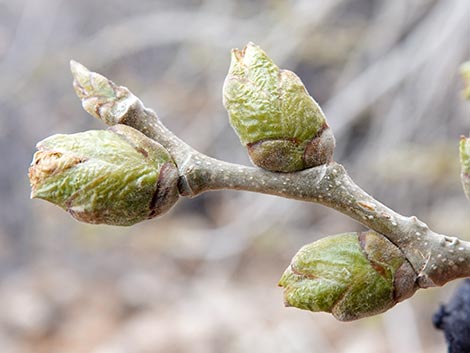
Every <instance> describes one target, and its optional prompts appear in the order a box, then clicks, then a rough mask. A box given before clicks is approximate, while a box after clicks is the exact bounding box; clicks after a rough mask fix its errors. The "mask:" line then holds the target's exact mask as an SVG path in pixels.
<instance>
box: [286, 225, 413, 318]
mask: <svg viewBox="0 0 470 353" xmlns="http://www.w3.org/2000/svg"><path fill="white" fill-rule="evenodd" d="M415 279H416V274H415V272H414V270H413V268H412V267H411V265H410V264H409V263H408V262H407V260H406V259H405V257H404V255H403V254H402V252H401V251H400V250H399V249H398V248H397V247H396V246H395V245H393V244H392V243H391V242H390V241H389V240H387V239H386V238H385V237H384V236H382V235H380V234H378V233H376V232H373V231H369V232H363V233H360V234H358V233H344V234H339V235H333V236H329V237H326V238H323V239H321V240H318V241H316V242H314V243H312V244H308V245H306V246H304V247H303V248H302V249H300V251H299V252H298V253H297V254H296V255H295V256H294V258H293V259H292V262H291V264H290V266H289V267H288V268H287V269H286V271H285V272H284V274H283V275H282V278H281V280H280V281H279V286H281V287H283V288H284V300H285V304H286V306H294V307H297V308H300V309H305V310H310V311H326V312H329V313H332V314H333V315H334V316H335V317H336V318H337V319H338V320H341V321H350V320H356V319H360V318H362V317H366V316H371V315H375V314H378V313H381V312H384V311H386V310H388V309H389V308H391V307H392V306H394V305H395V304H396V303H398V302H400V301H402V300H404V299H406V298H408V297H410V296H411V295H413V293H414V292H415V291H416V288H417V287H416V285H415Z"/></svg>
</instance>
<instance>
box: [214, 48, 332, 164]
mask: <svg viewBox="0 0 470 353" xmlns="http://www.w3.org/2000/svg"><path fill="white" fill-rule="evenodd" d="M223 91H224V92H223V94H224V106H225V108H226V109H227V111H228V113H229V117H230V123H231V124H232V126H233V128H234V129H235V131H236V133H237V134H238V137H239V138H240V141H241V142H242V144H244V145H246V146H247V148H248V153H249V155H250V158H251V160H252V161H253V163H254V164H255V165H257V166H259V167H261V168H264V169H267V170H271V171H280V172H293V171H297V170H302V169H305V168H310V167H314V166H318V165H322V164H325V163H328V162H330V161H331V160H332V158H333V150H334V147H335V139H334V137H333V133H332V132H331V130H330V128H329V127H328V124H327V123H326V119H325V116H324V115H323V112H322V111H321V108H320V107H319V106H318V104H317V103H316V102H315V101H314V100H313V98H312V97H311V96H310V95H309V94H308V92H307V90H306V89H305V86H304V85H303V83H302V81H301V80H300V78H299V77H298V76H297V75H296V74H295V73H293V72H291V71H288V70H280V69H279V67H277V66H276V64H274V62H273V61H272V60H271V59H270V58H269V57H268V56H267V55H266V53H265V52H264V51H263V50H261V48H259V47H258V46H256V45H254V44H253V43H249V44H248V45H247V46H246V47H245V48H244V49H243V50H238V49H233V50H232V59H231V64H230V68H229V72H228V75H227V78H226V79H225V83H224V90H223Z"/></svg>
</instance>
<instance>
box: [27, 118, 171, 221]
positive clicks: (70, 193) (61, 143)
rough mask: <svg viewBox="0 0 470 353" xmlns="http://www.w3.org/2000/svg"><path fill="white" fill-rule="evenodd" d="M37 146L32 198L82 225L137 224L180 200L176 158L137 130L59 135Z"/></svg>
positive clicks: (119, 127) (31, 170) (118, 128)
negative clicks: (46, 202) (62, 211)
mask: <svg viewBox="0 0 470 353" xmlns="http://www.w3.org/2000/svg"><path fill="white" fill-rule="evenodd" d="M37 148H38V151H37V152H36V153H35V154H34V158H33V162H32V164H31V167H30V168H29V179H30V182H31V188H32V191H31V197H32V198H40V199H44V200H47V201H50V202H52V203H54V204H56V205H58V206H60V207H62V208H63V209H65V210H66V211H68V212H69V213H70V214H71V215H72V216H73V217H74V218H76V219H77V220H79V221H82V222H86V223H106V224H111V225H120V226H127V225H132V224H135V223H138V222H141V221H143V220H145V219H149V218H153V217H155V216H157V215H159V214H162V213H164V212H165V211H167V210H168V209H169V208H171V207H172V206H173V205H174V203H175V202H176V201H177V199H178V190H177V180H178V171H177V169H176V166H175V164H174V163H173V161H172V159H171V157H170V155H169V154H168V152H167V151H166V150H165V149H164V148H163V147H162V146H161V145H160V144H158V143H157V142H155V141H153V140H151V139H149V138H148V137H146V136H145V135H144V134H142V133H141V132H139V131H137V130H135V129H133V128H131V127H128V126H125V125H116V126H113V127H111V128H110V129H108V130H92V131H86V132H82V133H77V134H72V135H62V134H60V135H53V136H50V137H48V138H46V139H45V140H43V141H41V142H39V143H38V144H37Z"/></svg>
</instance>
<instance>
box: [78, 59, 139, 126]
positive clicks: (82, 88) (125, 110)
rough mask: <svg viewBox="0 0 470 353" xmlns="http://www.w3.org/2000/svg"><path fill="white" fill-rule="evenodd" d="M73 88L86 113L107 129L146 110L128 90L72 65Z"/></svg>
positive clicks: (84, 68) (85, 69) (82, 67)
mask: <svg viewBox="0 0 470 353" xmlns="http://www.w3.org/2000/svg"><path fill="white" fill-rule="evenodd" d="M70 69H71V71H72V75H73V79H74V80H73V87H74V89H75V92H76V94H77V96H78V97H79V98H80V99H81V101H82V106H83V109H85V111H87V112H88V113H89V114H91V115H92V116H94V117H95V118H97V119H101V120H103V121H104V122H105V123H106V124H108V125H116V124H120V123H123V122H124V121H125V120H126V118H127V117H129V116H134V115H138V114H139V112H140V111H141V110H143V109H144V106H143V104H142V102H141V101H140V100H139V99H138V98H137V97H136V96H135V95H133V94H132V93H131V92H130V91H129V90H128V89H127V88H126V87H123V86H118V85H116V84H115V83H114V82H113V81H111V80H108V79H107V78H106V77H104V76H102V75H100V74H98V73H96V72H92V71H89V70H88V69H87V68H86V67H85V66H83V65H82V64H80V63H78V62H76V61H73V60H72V61H70Z"/></svg>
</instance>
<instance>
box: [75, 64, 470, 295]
mask: <svg viewBox="0 0 470 353" xmlns="http://www.w3.org/2000/svg"><path fill="white" fill-rule="evenodd" d="M71 68H72V72H73V75H74V87H75V90H76V92H77V94H78V96H79V97H80V98H81V99H82V104H83V107H84V109H85V110H86V111H88V112H89V113H90V114H91V115H93V116H95V117H97V118H98V119H100V120H102V121H104V122H105V123H106V124H108V125H111V126H113V125H117V124H125V125H128V126H131V127H133V128H135V129H137V130H139V131H141V132H142V133H144V134H145V135H147V136H148V137H149V138H151V139H153V140H155V141H157V142H159V143H160V144H161V145H162V146H163V147H165V148H166V149H167V150H168V152H169V153H170V155H171V156H172V157H173V160H174V162H175V164H176V166H177V168H178V170H179V175H180V179H179V182H178V188H179V191H180V194H181V195H184V196H188V197H194V196H197V195H199V194H201V193H203V192H206V191H211V190H221V189H232V190H245V191H252V192H259V193H264V194H270V195H277V196H281V197H286V198H291V199H296V200H302V201H309V202H315V203H319V204H322V205H324V206H327V207H330V208H333V209H335V210H337V211H339V212H341V213H343V214H345V215H347V216H349V217H351V218H353V219H355V220H356V221H358V222H359V223H361V224H363V225H365V226H366V227H368V228H370V229H372V230H375V231H376V232H378V233H380V234H382V235H384V236H385V237H386V238H387V239H388V240H389V241H390V242H392V243H393V244H395V245H396V246H397V247H398V248H399V249H400V250H401V251H402V252H403V254H404V255H405V257H406V259H407V261H408V262H409V263H410V264H411V266H412V268H413V269H414V271H415V274H416V284H417V285H418V286H419V287H420V288H427V287H432V286H442V285H444V284H445V283H447V282H449V281H451V280H454V279H457V278H461V277H469V276H470V243H469V242H466V241H463V240H460V239H458V238H455V237H451V236H446V235H441V234H438V233H436V232H434V231H432V230H431V229H430V228H429V227H428V226H427V225H426V224H425V223H423V222H422V221H420V220H418V219H417V218H416V217H406V216H403V215H400V214H398V213H397V212H395V211H393V210H391V209H390V208H388V207H386V206H385V205H383V204H382V203H380V202H379V201H377V200H375V199H374V198H373V197H372V196H370V195H368V194H367V193H366V192H365V191H364V190H362V189H361V188H360V187H359V186H357V185H356V184H355V183H354V182H353V180H352V179H351V178H350V177H349V176H348V174H347V172H346V170H345V169H344V167H343V166H342V165H340V164H338V163H336V162H330V163H328V164H324V165H320V166H318V167H314V168H309V169H306V170H303V171H298V172H292V173H278V172H270V171H266V170H263V169H260V168H253V167H246V166H242V165H237V164H233V163H227V162H224V161H220V160H217V159H214V158H211V157H209V156H206V155H204V154H202V153H200V152H198V151H196V150H195V149H193V148H192V147H190V146H189V145H187V144H186V143H185V142H183V141H182V140H180V139H179V138H178V137H177V136H175V135H174V134H173V133H172V132H171V131H169V130H168V129H167V128H166V127H165V126H164V125H163V124H162V122H161V121H160V120H159V119H158V117H157V115H156V114H155V113H154V112H153V111H152V110H150V109H148V108H145V107H144V105H143V104H142V102H141V101H140V100H139V99H138V98H137V97H136V96H134V95H133V94H132V93H131V92H130V91H129V90H128V89H127V88H125V87H122V86H117V85H115V84H114V83H113V82H112V81H110V80H108V79H106V78H105V77H103V76H101V75H99V74H96V73H93V72H90V71H88V70H87V69H86V68H85V67H84V66H82V65H80V64H78V63H76V62H71ZM103 92H106V94H103Z"/></svg>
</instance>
